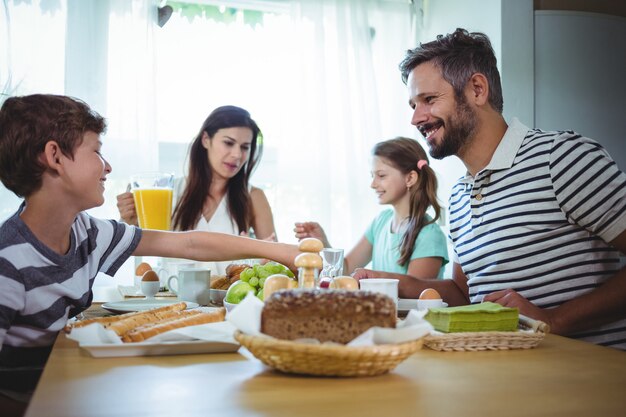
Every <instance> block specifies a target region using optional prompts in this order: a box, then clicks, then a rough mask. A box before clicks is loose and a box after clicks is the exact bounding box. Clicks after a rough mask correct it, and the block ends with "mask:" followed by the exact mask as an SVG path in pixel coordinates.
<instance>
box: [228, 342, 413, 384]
mask: <svg viewBox="0 0 626 417" xmlns="http://www.w3.org/2000/svg"><path fill="white" fill-rule="evenodd" d="M235 339H237V341H238V342H239V343H241V345H242V346H244V347H246V348H247V349H248V350H249V351H250V352H251V353H252V354H253V355H254V356H255V357H256V358H257V359H259V360H260V361H261V362H263V363H264V364H266V365H267V366H270V367H272V368H274V369H277V370H279V371H282V372H286V373H293V374H305V375H317V376H343V377H346V376H349V377H354V376H373V375H380V374H384V373H386V372H389V371H391V370H392V369H394V368H395V367H396V366H397V365H398V364H399V363H400V362H402V361H403V360H405V359H406V358H407V357H408V356H410V355H411V354H413V353H415V352H416V351H417V350H419V349H421V347H422V343H423V339H418V340H414V341H411V342H406V343H400V344H394V345H376V346H362V347H349V346H341V345H332V344H321V345H314V344H306V343H297V342H292V341H289V340H278V339H274V338H269V337H259V336H250V335H247V334H244V333H241V332H239V331H237V332H236V333H235Z"/></svg>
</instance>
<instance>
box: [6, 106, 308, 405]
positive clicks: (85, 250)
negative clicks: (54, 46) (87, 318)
mask: <svg viewBox="0 0 626 417" xmlns="http://www.w3.org/2000/svg"><path fill="white" fill-rule="evenodd" d="M105 128H106V123H105V121H104V119H103V118H102V117H101V116H100V115H98V114H97V113H95V112H94V111H92V110H91V109H90V108H89V106H88V105H87V104H85V103H83V102H81V101H79V100H76V99H72V98H69V97H65V96H55V95H31V96H24V97H12V98H9V99H7V100H6V102H5V103H4V105H3V106H2V108H1V109H0V180H1V181H2V183H3V184H4V185H5V186H6V187H7V188H8V189H9V190H11V191H13V192H14V193H15V194H16V195H18V196H19V197H23V198H24V200H25V201H24V203H22V205H21V206H20V208H19V209H18V210H17V212H16V213H15V214H14V215H13V216H11V217H10V218H9V219H7V220H6V221H5V222H4V223H3V224H2V225H1V226H0V392H4V393H5V394H6V393H7V391H13V392H15V391H18V392H29V391H32V389H33V388H34V386H35V384H36V382H37V380H38V378H39V375H40V372H41V370H42V368H43V365H44V364H45V361H46V359H47V357H48V354H49V352H50V349H51V347H52V344H53V343H54V340H55V338H56V336H57V334H58V332H59V330H60V329H61V328H62V327H63V326H64V325H65V323H66V321H67V319H68V318H69V317H73V316H75V315H76V314H78V313H80V312H81V311H83V310H85V309H86V308H87V307H89V305H90V304H91V300H92V292H91V287H92V285H93V281H94V279H95V276H96V274H97V273H98V272H103V273H105V274H108V275H114V274H115V272H116V271H117V270H118V268H119V267H120V266H121V265H122V264H123V263H124V261H125V260H126V259H127V258H128V257H129V256H131V255H151V256H163V257H171V258H187V259H194V260H198V261H219V260H228V259H243V258H258V257H264V258H270V259H274V260H276V261H278V262H281V263H283V264H286V265H292V264H293V259H294V258H295V256H297V254H298V253H299V252H298V250H297V248H296V247H295V246H292V245H286V244H280V243H273V242H266V241H260V240H253V239H248V238H243V237H237V236H231V235H225V234H219V233H207V232H161V231H154V230H141V229H138V228H136V227H134V226H129V225H127V224H124V223H119V222H117V221H114V220H100V219H96V218H93V217H91V216H89V215H88V214H86V213H85V210H87V209H89V208H92V207H96V206H100V205H101V204H103V203H104V197H103V192H104V184H105V181H106V176H107V175H108V174H109V173H110V172H111V166H110V165H109V163H108V162H107V161H106V160H105V159H104V158H103V156H102V154H101V152H100V149H101V146H102V142H101V141H100V134H101V133H103V132H104V131H105Z"/></svg>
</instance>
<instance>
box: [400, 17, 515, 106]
mask: <svg viewBox="0 0 626 417" xmlns="http://www.w3.org/2000/svg"><path fill="white" fill-rule="evenodd" d="M425 62H432V63H433V64H434V65H435V66H436V67H438V68H440V69H441V74H442V76H443V79H444V80H446V81H447V82H448V83H450V85H452V87H453V89H454V94H455V95H456V97H457V99H458V98H460V97H461V98H462V96H463V90H464V89H465V86H466V84H467V82H468V81H469V79H470V77H471V76H472V75H473V74H476V73H481V74H483V75H484V76H485V78H487V81H488V82H489V104H490V105H491V107H493V109H494V110H496V111H497V112H498V113H502V108H503V99H502V85H501V83H500V73H499V72H498V65H497V60H496V55H495V53H494V52H493V48H492V46H491V42H490V41H489V38H488V37H487V35H485V34H484V33H480V32H471V33H470V32H468V31H467V30H465V29H460V28H459V29H457V30H455V31H454V32H453V33H449V34H447V35H445V36H444V35H438V36H437V39H436V40H434V41H431V42H428V43H420V46H418V47H417V48H415V49H409V50H408V51H407V52H406V55H405V56H404V59H403V60H402V62H400V65H399V67H400V72H401V73H402V81H404V83H405V84H406V82H407V80H408V78H409V74H410V73H411V71H413V69H414V68H415V67H417V66H418V65H420V64H423V63H425Z"/></svg>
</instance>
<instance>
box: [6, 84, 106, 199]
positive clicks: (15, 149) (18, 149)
mask: <svg viewBox="0 0 626 417" xmlns="http://www.w3.org/2000/svg"><path fill="white" fill-rule="evenodd" d="M105 130H106V122H105V120H104V118H103V117H102V116H100V115H99V114H98V113H96V112H95V111H93V110H91V108H90V107H89V106H88V105H87V104H86V103H84V102H82V101H80V100H78V99H75V98H71V97H67V96H59V95H48V94H34V95H30V96H23V97H10V98H8V99H7V100H6V101H5V102H4V104H3V105H2V108H0V181H2V183H3V184H4V186H5V187H7V188H8V189H9V190H11V191H13V192H14V193H15V194H16V195H18V196H19V197H28V196H29V195H31V194H32V193H33V192H35V191H37V190H38V189H39V188H40V187H41V177H42V175H43V173H44V171H45V170H46V166H45V164H44V163H43V161H42V160H41V153H42V152H43V151H44V148H45V145H46V143H48V142H49V141H55V142H57V143H58V144H59V147H60V149H61V151H62V152H63V154H64V155H66V156H68V157H70V158H73V157H74V151H75V149H76V147H78V146H79V145H80V144H81V143H82V140H83V136H84V135H85V133H86V132H89V131H90V132H94V133H97V134H101V133H103V132H104V131H105Z"/></svg>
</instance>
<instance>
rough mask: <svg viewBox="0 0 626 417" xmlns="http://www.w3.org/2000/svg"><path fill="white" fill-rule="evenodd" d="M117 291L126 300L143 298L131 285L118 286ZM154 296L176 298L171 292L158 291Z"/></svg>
mask: <svg viewBox="0 0 626 417" xmlns="http://www.w3.org/2000/svg"><path fill="white" fill-rule="evenodd" d="M117 289H118V290H119V292H120V294H122V296H123V297H126V298H145V295H143V293H142V292H141V291H139V290H138V289H137V288H135V287H134V286H133V285H118V286H117ZM156 296H157V297H176V294H174V293H173V292H171V291H159V292H158V293H157V294H156Z"/></svg>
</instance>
